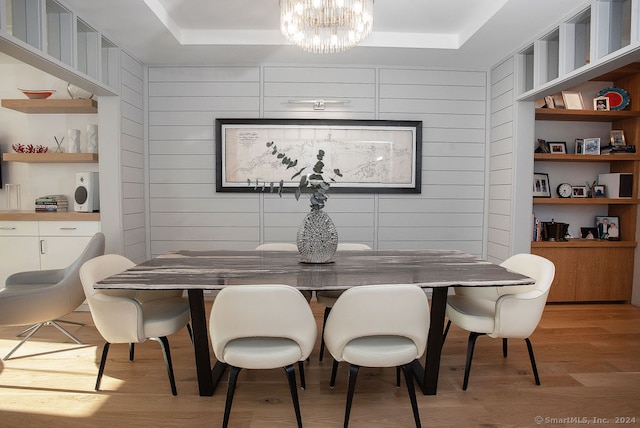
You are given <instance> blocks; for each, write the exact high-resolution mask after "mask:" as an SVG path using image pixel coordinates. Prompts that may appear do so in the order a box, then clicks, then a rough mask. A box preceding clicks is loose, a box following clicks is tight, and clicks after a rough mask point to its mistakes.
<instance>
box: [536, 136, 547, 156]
mask: <svg viewBox="0 0 640 428" xmlns="http://www.w3.org/2000/svg"><path fill="white" fill-rule="evenodd" d="M535 153H551V150H550V149H549V143H547V141H546V140H543V139H542V138H538V147H536V150H535Z"/></svg>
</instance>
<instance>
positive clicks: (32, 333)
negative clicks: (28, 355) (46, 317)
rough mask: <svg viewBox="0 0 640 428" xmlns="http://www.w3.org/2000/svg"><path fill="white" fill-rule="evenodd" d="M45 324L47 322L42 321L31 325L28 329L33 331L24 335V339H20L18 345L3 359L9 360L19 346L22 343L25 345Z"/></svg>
mask: <svg viewBox="0 0 640 428" xmlns="http://www.w3.org/2000/svg"><path fill="white" fill-rule="evenodd" d="M43 325H45V323H43V322H41V323H38V324H36V325H35V326H32V327H29V329H27V331H28V330H31V331H30V332H29V334H27V335H26V336H25V337H24V339H22V340H21V341H20V343H18V344H17V345H16V346H15V347H14V348H13V349H12V350H11V351H9V353H8V354H7V355H5V356H4V358H2V359H3V360H4V361H6V360H8V359H9V357H10V356H11V355H13V353H14V352H16V351H17V350H18V348H19V347H21V346H22V345H24V343H25V342H26V341H27V340H29V339H30V338H31V336H33V335H34V334H36V333H37V332H38V330H40V329H41V328H42V326H43Z"/></svg>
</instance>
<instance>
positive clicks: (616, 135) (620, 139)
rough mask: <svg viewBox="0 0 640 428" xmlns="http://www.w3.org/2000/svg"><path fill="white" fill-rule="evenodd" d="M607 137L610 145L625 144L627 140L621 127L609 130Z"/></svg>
mask: <svg viewBox="0 0 640 428" xmlns="http://www.w3.org/2000/svg"><path fill="white" fill-rule="evenodd" d="M607 99H608V98H607ZM609 139H610V140H611V145H612V146H626V145H627V140H626V139H625V138H624V131H623V130H622V129H612V130H611V131H609Z"/></svg>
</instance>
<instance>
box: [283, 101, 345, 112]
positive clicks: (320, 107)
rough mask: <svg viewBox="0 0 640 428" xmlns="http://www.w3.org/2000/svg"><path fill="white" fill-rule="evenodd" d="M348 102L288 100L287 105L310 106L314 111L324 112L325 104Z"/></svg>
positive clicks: (343, 102)
mask: <svg viewBox="0 0 640 428" xmlns="http://www.w3.org/2000/svg"><path fill="white" fill-rule="evenodd" d="M350 102H351V101H349V100H323V99H317V100H289V104H311V105H312V106H313V109H314V110H324V109H325V106H326V105H327V104H349V103H350Z"/></svg>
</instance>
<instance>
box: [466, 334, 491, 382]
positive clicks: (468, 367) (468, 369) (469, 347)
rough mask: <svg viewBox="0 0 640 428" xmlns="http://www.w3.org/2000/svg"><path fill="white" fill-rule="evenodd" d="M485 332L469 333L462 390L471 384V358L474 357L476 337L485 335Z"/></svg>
mask: <svg viewBox="0 0 640 428" xmlns="http://www.w3.org/2000/svg"><path fill="white" fill-rule="evenodd" d="M484 334H485V333H475V332H471V333H469V344H468V345H467V363H466V364H465V366H464V382H463V383H462V390H463V391H466V390H467V385H469V373H470V372H471V360H472V359H473V348H474V347H475V346H476V339H477V338H478V336H483V335H484Z"/></svg>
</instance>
